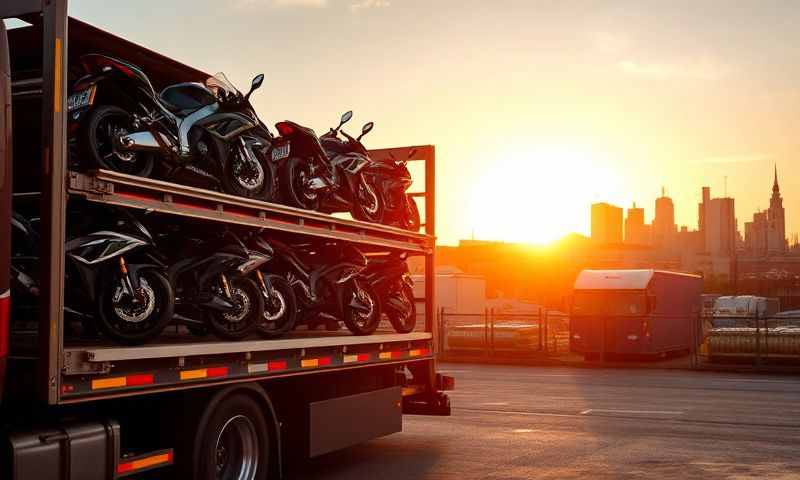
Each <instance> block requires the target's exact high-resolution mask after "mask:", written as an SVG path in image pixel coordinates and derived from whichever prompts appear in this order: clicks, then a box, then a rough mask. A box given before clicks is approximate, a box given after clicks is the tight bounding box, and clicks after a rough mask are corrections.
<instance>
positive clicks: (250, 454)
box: [194, 393, 269, 480]
mask: <svg viewBox="0 0 800 480" xmlns="http://www.w3.org/2000/svg"><path fill="white" fill-rule="evenodd" d="M197 433H198V435H199V436H200V439H201V441H200V444H199V449H198V451H197V452H195V453H196V455H194V458H195V459H196V461H197V465H196V466H197V471H196V473H197V475H196V476H195V477H194V478H197V479H202V480H227V479H237V480H238V479H242V480H266V479H267V476H268V474H269V430H268V429H267V421H266V419H265V418H264V414H263V413H262V409H261V407H260V406H259V405H258V403H256V401H255V400H253V399H252V398H251V397H250V396H248V395H246V394H242V393H235V394H232V395H231V396H229V397H226V398H224V399H223V400H222V401H221V402H220V403H219V404H218V405H217V407H216V408H215V410H214V412H213V413H212V414H211V416H210V417H209V418H208V422H207V423H206V424H205V425H204V426H201V427H200V430H199V431H198V432H197Z"/></svg>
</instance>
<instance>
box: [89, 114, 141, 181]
mask: <svg viewBox="0 0 800 480" xmlns="http://www.w3.org/2000/svg"><path fill="white" fill-rule="evenodd" d="M134 131H135V129H134V128H133V115H131V114H130V113H128V112H126V111H125V110H123V109H121V108H119V107H116V106H114V105H102V106H99V107H97V108H95V109H94V110H92V112H91V113H90V114H89V118H88V119H87V120H86V123H85V126H84V129H83V137H84V138H83V140H84V150H85V154H86V155H87V156H88V157H89V159H90V160H91V162H92V166H93V167H95V168H101V169H105V170H112V171H115V172H120V173H127V174H129V175H135V176H137V177H149V176H150V175H151V174H152V173H153V166H154V165H155V157H154V155H153V154H150V153H144V152H123V151H120V150H119V149H118V148H117V146H116V144H115V142H116V139H117V138H118V137H119V136H121V135H126V134H128V133H131V132H134Z"/></svg>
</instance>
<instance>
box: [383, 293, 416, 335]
mask: <svg viewBox="0 0 800 480" xmlns="http://www.w3.org/2000/svg"><path fill="white" fill-rule="evenodd" d="M400 293H401V294H402V295H403V296H405V298H406V299H407V300H408V301H409V302H411V310H410V311H409V312H407V313H406V315H405V316H404V315H403V314H402V313H400V312H398V311H397V310H395V309H392V308H386V309H385V310H386V316H387V317H389V322H391V324H392V327H393V328H394V330H395V331H396V332H397V333H409V332H413V331H414V327H415V326H416V325H417V305H416V303H415V302H414V291H413V290H412V289H411V287H409V286H408V285H406V284H403V286H402V289H401V291H400Z"/></svg>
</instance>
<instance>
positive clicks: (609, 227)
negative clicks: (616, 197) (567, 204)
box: [592, 203, 622, 244]
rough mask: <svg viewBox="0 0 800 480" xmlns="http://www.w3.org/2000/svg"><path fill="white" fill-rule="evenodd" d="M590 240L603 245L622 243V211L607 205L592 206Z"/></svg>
mask: <svg viewBox="0 0 800 480" xmlns="http://www.w3.org/2000/svg"><path fill="white" fill-rule="evenodd" d="M592 240H593V241H595V242H597V243H603V244H619V243H622V209H621V208H620V207H617V206H614V205H611V204H608V203H594V204H592Z"/></svg>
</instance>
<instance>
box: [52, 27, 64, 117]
mask: <svg viewBox="0 0 800 480" xmlns="http://www.w3.org/2000/svg"><path fill="white" fill-rule="evenodd" d="M55 57H56V58H55V60H56V61H55V65H54V67H53V77H54V78H53V110H54V111H55V113H60V112H61V70H62V66H63V65H62V60H61V39H60V38H56V45H55Z"/></svg>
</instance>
